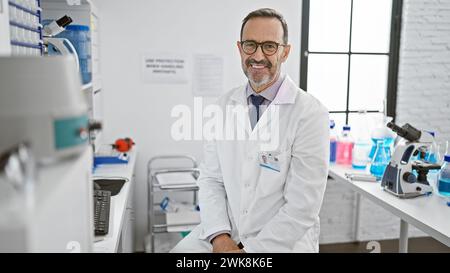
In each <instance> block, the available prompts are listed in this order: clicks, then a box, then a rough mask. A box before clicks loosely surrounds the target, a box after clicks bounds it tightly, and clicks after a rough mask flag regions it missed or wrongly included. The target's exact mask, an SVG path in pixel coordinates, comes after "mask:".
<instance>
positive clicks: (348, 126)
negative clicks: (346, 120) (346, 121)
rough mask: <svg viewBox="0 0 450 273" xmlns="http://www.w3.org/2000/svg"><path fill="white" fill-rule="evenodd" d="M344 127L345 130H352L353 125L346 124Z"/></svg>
mask: <svg viewBox="0 0 450 273" xmlns="http://www.w3.org/2000/svg"><path fill="white" fill-rule="evenodd" d="M342 129H343V130H344V131H350V129H351V127H350V125H344V127H342Z"/></svg>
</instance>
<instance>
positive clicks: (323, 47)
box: [300, 0, 402, 128]
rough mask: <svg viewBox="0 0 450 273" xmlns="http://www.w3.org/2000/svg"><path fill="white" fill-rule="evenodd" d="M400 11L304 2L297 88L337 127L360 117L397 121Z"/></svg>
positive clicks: (380, 0) (343, 1) (393, 0)
mask: <svg viewBox="0 0 450 273" xmlns="http://www.w3.org/2000/svg"><path fill="white" fill-rule="evenodd" d="M401 10H402V1H397V0H313V1H310V0H304V1H303V11H302V12H303V16H302V38H301V39H302V40H301V44H302V49H301V50H302V54H301V69H300V74H301V75H300V87H301V88H302V89H303V90H305V91H307V92H309V93H311V94H313V95H314V96H315V97H317V98H318V99H319V100H320V101H321V102H322V103H324V104H325V106H326V107H327V108H328V110H329V111H330V117H331V118H332V119H334V120H335V122H336V124H337V125H338V126H342V125H344V124H354V123H356V122H358V117H359V114H358V113H360V112H361V111H364V112H367V113H368V115H369V116H372V117H374V118H376V117H382V116H383V115H382V114H383V113H386V114H387V115H388V116H392V117H394V118H395V105H396V93H397V73H398V51H399V44H400V27H401ZM338 128H339V127H338ZM341 128H342V127H341Z"/></svg>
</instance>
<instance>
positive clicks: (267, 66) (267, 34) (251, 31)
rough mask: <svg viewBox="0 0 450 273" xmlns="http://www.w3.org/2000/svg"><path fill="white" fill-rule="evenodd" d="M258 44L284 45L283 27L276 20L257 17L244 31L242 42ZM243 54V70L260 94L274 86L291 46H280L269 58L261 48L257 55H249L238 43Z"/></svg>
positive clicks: (248, 23)
mask: <svg viewBox="0 0 450 273" xmlns="http://www.w3.org/2000/svg"><path fill="white" fill-rule="evenodd" d="M249 40H251V41H255V42H258V43H262V42H267V41H272V42H277V43H279V44H284V43H283V26H282V25H281V22H280V21H279V20H278V19H276V18H265V17H256V18H252V19H250V20H248V21H247V23H246V24H245V26H244V29H243V31H242V41H249ZM237 45H238V48H239V53H240V54H241V61H242V69H243V70H244V74H245V75H246V76H247V78H248V79H249V81H250V84H251V86H252V87H253V89H255V91H257V92H259V91H262V90H264V89H266V88H267V87H268V86H270V85H272V84H273V83H274V82H275V81H276V79H277V77H278V75H279V73H280V70H281V64H282V63H283V62H285V61H286V59H287V57H288V55H289V51H290V46H289V45H287V46H279V47H278V51H277V52H276V53H275V54H273V55H271V56H268V55H266V54H264V53H263V51H262V48H261V46H259V47H258V48H257V50H256V52H255V53H253V54H247V53H245V52H244V51H243V49H242V46H241V44H240V42H238V43H237Z"/></svg>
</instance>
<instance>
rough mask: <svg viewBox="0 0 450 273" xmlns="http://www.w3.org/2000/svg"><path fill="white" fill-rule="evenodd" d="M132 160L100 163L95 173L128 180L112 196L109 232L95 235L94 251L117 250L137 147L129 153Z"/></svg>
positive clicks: (112, 251)
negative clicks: (108, 163) (123, 162)
mask: <svg viewBox="0 0 450 273" xmlns="http://www.w3.org/2000/svg"><path fill="white" fill-rule="evenodd" d="M129 155H130V160H129V162H128V164H110V165H106V164H105V165H99V166H98V167H97V168H96V169H95V171H94V173H93V178H94V179H95V178H126V179H128V181H127V182H125V184H124V185H123V187H122V189H121V190H120V192H119V193H118V194H117V195H115V196H112V197H111V206H110V215H109V232H108V234H107V235H105V236H95V238H94V247H93V251H94V252H106V253H114V252H117V249H118V246H119V239H120V235H121V231H122V224H123V220H124V219H123V217H124V215H125V210H126V208H127V201H128V198H129V196H130V189H132V187H131V183H134V181H133V173H134V166H135V164H136V155H137V151H136V147H133V150H132V151H131V152H130V153H129Z"/></svg>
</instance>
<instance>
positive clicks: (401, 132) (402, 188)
mask: <svg viewBox="0 0 450 273" xmlns="http://www.w3.org/2000/svg"><path fill="white" fill-rule="evenodd" d="M387 127H388V128H390V129H391V130H392V131H394V132H395V133H397V135H398V136H399V137H402V138H404V139H405V140H406V142H405V141H402V142H399V143H398V144H397V146H396V147H395V150H394V154H393V155H392V157H391V161H390V162H389V164H388V165H387V167H386V171H385V172H384V175H383V178H382V180H381V187H382V188H383V189H384V190H385V191H387V192H389V193H391V194H393V195H395V196H397V197H399V198H414V197H417V196H421V195H428V194H430V193H432V192H433V188H432V187H431V185H430V183H429V182H428V179H427V175H428V172H429V171H430V170H438V169H440V168H441V166H440V165H437V164H431V163H429V162H427V161H425V155H426V153H427V152H428V150H429V149H430V147H431V145H432V143H433V141H434V138H433V136H432V135H431V134H430V133H428V132H424V131H420V130H418V129H416V128H414V127H413V126H411V125H410V124H408V123H407V124H405V125H403V126H402V127H399V126H397V125H395V124H394V123H393V122H389V123H388V124H387Z"/></svg>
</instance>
